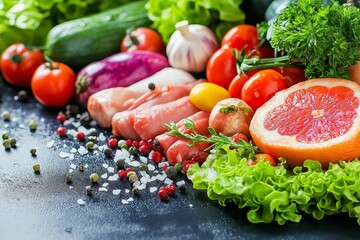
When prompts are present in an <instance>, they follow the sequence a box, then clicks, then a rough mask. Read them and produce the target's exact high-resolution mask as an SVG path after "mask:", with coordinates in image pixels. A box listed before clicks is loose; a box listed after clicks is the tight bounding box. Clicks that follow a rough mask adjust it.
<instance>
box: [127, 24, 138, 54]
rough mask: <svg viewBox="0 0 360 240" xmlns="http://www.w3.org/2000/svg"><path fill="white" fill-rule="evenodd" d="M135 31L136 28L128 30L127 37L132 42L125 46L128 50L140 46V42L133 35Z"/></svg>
mask: <svg viewBox="0 0 360 240" xmlns="http://www.w3.org/2000/svg"><path fill="white" fill-rule="evenodd" d="M133 31H134V27H130V28H128V29H127V30H126V36H127V37H128V38H129V40H130V42H129V43H128V44H126V46H125V47H126V48H127V49H129V48H131V47H132V46H136V45H139V40H138V39H137V38H136V37H135V36H133V35H132V34H131V33H132V32H133Z"/></svg>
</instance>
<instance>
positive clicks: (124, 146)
mask: <svg viewBox="0 0 360 240" xmlns="http://www.w3.org/2000/svg"><path fill="white" fill-rule="evenodd" d="M120 148H122V149H125V150H129V146H128V145H127V144H123V145H121V147H120Z"/></svg>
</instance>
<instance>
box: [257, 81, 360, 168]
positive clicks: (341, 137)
mask: <svg viewBox="0 0 360 240" xmlns="http://www.w3.org/2000/svg"><path fill="white" fill-rule="evenodd" d="M250 133H251V136H252V139H253V141H254V143H255V144H256V145H257V146H258V147H259V149H260V150H261V151H263V152H265V153H268V154H270V155H272V156H273V157H275V158H279V157H284V158H285V159H286V162H287V165H288V166H289V167H295V166H299V165H302V164H303V162H304V161H305V160H306V159H312V160H318V161H319V162H320V163H321V164H322V166H323V168H327V167H328V165H329V163H330V162H332V163H337V162H339V161H341V160H343V161H351V160H353V159H355V158H359V157H360V85H359V84H357V83H355V82H353V81H350V80H345V79H332V78H322V79H313V80H307V81H305V82H300V83H298V84H295V85H294V86H292V87H290V88H288V89H285V90H282V91H280V92H278V93H276V95H275V96H274V97H273V98H271V99H270V100H269V101H268V102H266V103H265V104H264V105H263V106H262V107H260V108H259V109H258V110H257V111H256V112H255V114H254V116H253V118H252V121H251V123H250Z"/></svg>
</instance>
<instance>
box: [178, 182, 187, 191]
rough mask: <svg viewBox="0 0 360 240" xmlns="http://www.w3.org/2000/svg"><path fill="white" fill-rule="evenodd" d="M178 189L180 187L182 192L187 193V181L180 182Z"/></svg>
mask: <svg viewBox="0 0 360 240" xmlns="http://www.w3.org/2000/svg"><path fill="white" fill-rule="evenodd" d="M178 189H179V191H180V192H181V193H185V192H186V185H185V183H183V184H180V185H179V186H178Z"/></svg>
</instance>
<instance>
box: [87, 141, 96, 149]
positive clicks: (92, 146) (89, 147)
mask: <svg viewBox="0 0 360 240" xmlns="http://www.w3.org/2000/svg"><path fill="white" fill-rule="evenodd" d="M86 148H87V149H89V150H93V149H94V143H93V142H87V143H86Z"/></svg>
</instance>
